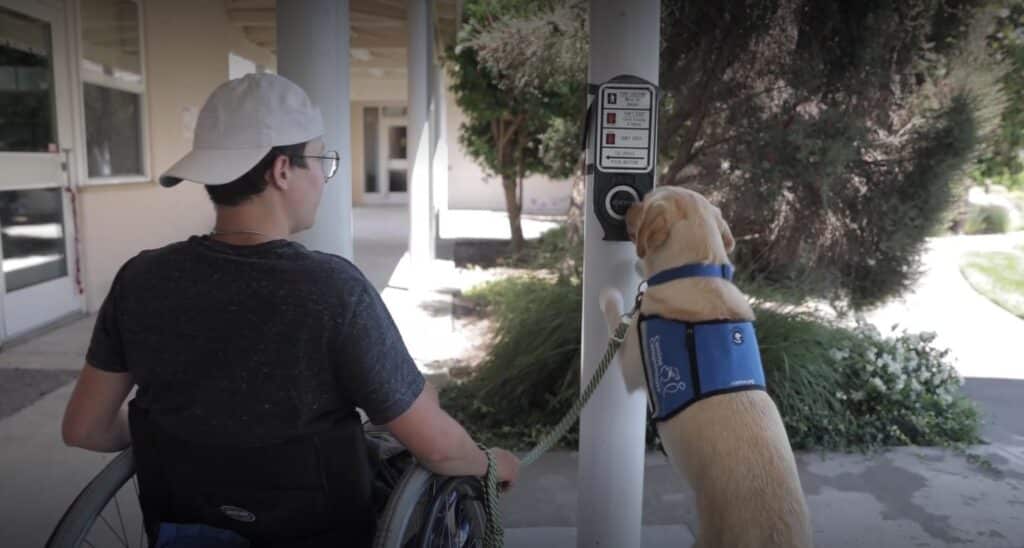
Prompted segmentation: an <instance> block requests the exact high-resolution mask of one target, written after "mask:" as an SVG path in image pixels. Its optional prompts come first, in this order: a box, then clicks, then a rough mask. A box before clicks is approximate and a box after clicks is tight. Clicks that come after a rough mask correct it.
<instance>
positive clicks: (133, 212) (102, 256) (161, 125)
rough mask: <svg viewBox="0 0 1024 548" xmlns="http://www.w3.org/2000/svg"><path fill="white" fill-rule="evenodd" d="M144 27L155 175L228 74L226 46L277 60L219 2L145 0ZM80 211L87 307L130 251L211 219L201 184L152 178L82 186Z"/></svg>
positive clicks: (198, 229) (266, 61)
mask: <svg viewBox="0 0 1024 548" xmlns="http://www.w3.org/2000/svg"><path fill="white" fill-rule="evenodd" d="M143 28H144V33H143V39H144V49H145V60H144V63H145V70H146V102H147V103H148V114H149V148H150V158H151V165H150V168H151V169H150V175H151V176H152V177H153V178H154V179H155V178H156V177H157V176H159V174H160V173H161V172H163V171H164V170H165V169H167V168H168V167H170V166H171V164H173V163H174V162H175V161H177V160H178V159H179V158H181V157H182V156H183V155H184V154H185V153H186V152H188V150H189V149H190V148H191V145H192V136H191V134H189V133H188V132H187V131H186V129H187V128H186V126H188V124H187V123H186V121H185V120H186V118H189V117H194V115H195V114H196V113H198V109H199V107H201V106H202V104H203V102H204V101H205V100H206V97H207V96H208V95H209V94H210V92H212V91H213V89H214V88H216V87H217V86H218V85H220V84H221V83H223V82H224V81H226V80H227V79H228V53H229V52H235V53H237V54H239V55H241V56H243V57H245V58H247V59H249V60H251V61H254V62H256V63H258V64H262V65H264V66H268V67H273V66H275V65H276V63H275V60H274V57H273V55H272V54H271V53H270V52H268V51H266V50H262V49H260V48H258V47H256V46H254V45H252V43H250V42H249V41H247V40H246V39H245V38H244V36H243V35H242V32H241V31H240V30H239V29H238V28H236V27H234V26H233V25H231V24H230V23H229V21H228V19H227V15H226V13H225V10H224V4H223V3H222V2H210V1H209V0H176V1H175V2H162V1H159V2H144V3H143ZM80 213H81V217H80V226H79V230H80V233H81V234H80V236H81V241H82V244H81V245H82V248H83V249H82V251H83V253H82V255H83V267H84V282H85V286H86V297H87V306H88V309H89V310H90V311H95V310H96V309H97V308H98V307H99V305H100V303H102V300H103V298H104V297H105V296H106V294H107V292H108V291H109V288H110V283H111V281H112V280H113V278H114V274H116V272H117V270H118V269H119V268H120V267H121V265H122V264H123V263H124V262H125V261H126V260H127V259H129V258H131V257H132V256H134V255H136V254H137V253H138V252H139V251H140V250H143V249H151V248H156V247H160V246H162V245H165V244H167V243H170V242H173V241H176V240H180V239H183V238H186V237H187V236H189V235H192V234H198V233H203V232H207V231H209V230H210V228H211V227H212V225H213V207H212V206H211V205H210V202H209V199H208V198H207V197H206V192H205V191H204V190H203V189H202V187H200V186H199V185H195V184H190V183H183V184H181V185H178V186H177V187H175V188H172V189H165V188H162V187H160V186H159V185H157V184H156V183H155V182H148V183H137V184H122V185H96V186H86V187H84V188H83V189H82V191H81V212H80Z"/></svg>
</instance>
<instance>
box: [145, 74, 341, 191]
mask: <svg viewBox="0 0 1024 548" xmlns="http://www.w3.org/2000/svg"><path fill="white" fill-rule="evenodd" d="M323 134H324V121H323V117H322V116H321V115H320V109H318V108H316V107H315V106H313V104H312V103H311V102H310V100H309V96H307V95H306V92H305V91H303V90H302V88H300V87H299V86H297V85H295V84H294V83H293V82H291V81H290V80H288V79H287V78H284V77H281V76H278V75H276V74H247V75H245V76H243V77H241V78H238V79H235V80H228V81H227V82H225V83H223V84H221V85H220V86H219V87H218V88H217V89H215V90H213V93H211V94H210V97H209V98H208V99H207V100H206V104H204V105H203V108H202V110H200V111H199V118H198V119H197V120H196V131H195V137H194V139H193V141H192V151H191V152H189V153H188V154H186V155H185V157H184V158H182V159H181V160H178V162H177V163H176V164H174V165H173V166H171V167H170V169H168V170H167V171H166V172H164V174H163V175H161V176H160V184H161V185H163V186H166V187H170V186H174V185H176V184H178V183H180V182H181V181H183V180H185V181H192V182H195V183H202V184H204V185H223V184H226V183H230V182H232V181H234V180H235V179H238V178H239V177H241V176H242V175H244V174H245V173H246V172H247V171H249V170H250V169H252V168H253V167H255V166H256V164H258V163H259V161H260V160H262V159H263V157H264V156H266V155H267V153H268V152H270V149H271V148H273V147H275V146H283V145H294V144H298V143H305V142H307V141H311V140H313V139H316V138H317V137H321V136H323Z"/></svg>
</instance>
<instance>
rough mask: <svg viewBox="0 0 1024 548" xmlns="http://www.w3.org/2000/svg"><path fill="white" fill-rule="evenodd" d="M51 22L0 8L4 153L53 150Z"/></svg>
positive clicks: (0, 140)
mask: <svg viewBox="0 0 1024 548" xmlns="http://www.w3.org/2000/svg"><path fill="white" fill-rule="evenodd" d="M50 47H51V46H50V25H49V24H48V23H44V22H42V21H37V20H35V19H30V18H28V17H25V16H22V15H19V14H17V13H14V12H12V11H8V10H6V9H4V8H0V151H2V152H54V151H56V149H57V145H56V142H57V141H56V133H57V132H56V127H57V126H56V116H55V111H54V103H53V77H52V74H53V70H52V69H53V55H52V52H51V49H50Z"/></svg>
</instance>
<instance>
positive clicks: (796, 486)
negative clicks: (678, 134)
mask: <svg viewBox="0 0 1024 548" xmlns="http://www.w3.org/2000/svg"><path fill="white" fill-rule="evenodd" d="M626 221H627V225H628V230H629V234H630V238H631V239H632V240H633V241H634V242H635V244H636V250H637V255H638V256H639V257H640V259H642V263H643V268H644V271H645V272H644V274H645V275H646V276H647V277H648V288H647V290H646V293H645V294H644V297H643V302H642V304H641V307H640V312H641V318H648V319H650V318H655V319H659V320H658V321H659V322H660V324H659V323H658V322H650V323H647V324H645V326H644V327H640V324H643V321H641V322H639V323H634V324H633V325H631V326H630V329H629V332H628V333H627V334H626V337H625V340H624V342H623V345H622V347H621V348H620V350H619V358H620V361H621V363H622V369H623V373H624V374H625V377H626V384H627V386H629V388H630V390H640V389H647V390H648V397H650V398H654V397H655V395H654V394H652V390H657V391H658V392H659V393H662V394H663V395H664V396H665V398H666V399H667V400H673V401H675V402H676V406H675V407H676V408H677V409H671V408H669V409H666V408H663V407H662V408H659V409H655V410H654V415H655V419H656V420H658V422H657V428H658V434H659V435H660V436H661V440H662V443H663V444H664V446H665V450H666V453H668V456H669V459H670V460H671V462H672V464H673V465H674V466H675V467H676V469H677V470H679V471H680V473H682V474H683V475H684V476H685V477H686V479H687V480H688V481H689V484H690V485H691V486H692V487H693V489H694V491H695V493H696V499H697V512H698V516H699V520H700V524H699V530H698V533H697V538H698V540H697V543H696V545H695V546H698V547H700V548H769V547H778V548H795V547H809V546H812V541H811V525H810V518H809V515H808V511H807V503H806V501H805V500H804V496H803V491H802V489H801V486H800V478H799V476H798V475H797V468H796V461H795V459H794V457H793V452H792V450H791V448H790V445H789V438H788V437H787V435H786V430H785V428H784V427H783V424H782V418H781V417H780V416H779V411H778V409H777V408H776V407H775V403H774V402H773V401H772V400H771V398H770V397H769V396H768V394H767V393H766V392H765V391H764V390H763V389H760V388H761V387H762V386H763V372H761V373H760V375H761V377H760V379H758V378H757V372H758V371H760V356H759V354H758V353H757V350H756V349H757V347H756V338H755V337H754V336H753V331H752V324H749V323H746V324H745V325H746V326H747V327H743V326H744V322H751V321H753V319H754V312H753V310H752V309H751V308H750V305H749V304H748V303H747V299H746V297H744V295H743V294H742V293H741V292H740V291H739V290H738V289H737V288H736V286H734V285H733V284H732V282H731V281H730V280H729V278H731V265H729V260H728V254H729V253H730V252H731V251H732V250H733V247H734V246H735V241H734V239H733V236H732V233H731V232H730V231H729V227H728V225H726V224H725V221H724V220H723V219H722V214H721V211H720V210H719V209H718V208H717V207H715V206H713V205H711V203H710V202H709V201H708V200H707V199H705V198H704V197H703V196H701V195H700V194H698V193H696V192H693V191H690V190H686V189H683V188H679V187H661V188H658V189H656V190H654V191H653V192H651V193H650V194H648V195H647V197H646V198H645V199H644V200H643V202H641V203H639V204H635V205H634V206H633V207H632V208H631V209H630V210H629V212H628V215H627V217H626ZM684 265H691V266H689V267H688V268H690V271H688V273H685V274H686V275H680V276H679V277H673V276H672V275H668V276H666V275H665V274H666V273H668V274H671V273H672V272H673V271H676V272H679V271H680V269H678V268H677V267H680V266H684ZM711 265H718V266H711ZM721 265H728V266H727V267H726V268H722V266H721ZM727 270H728V271H729V272H728V275H726V272H727ZM659 273H660V274H659ZM656 275H660V277H656V278H654V279H652V276H656ZM655 281H659V282H662V283H654V282H655ZM601 301H602V302H601V307H602V310H603V311H604V314H605V317H606V320H607V322H608V325H609V329H610V330H614V329H615V327H616V326H617V325H618V323H619V319H620V316H621V314H622V312H623V303H622V295H621V294H620V293H619V292H618V291H616V290H605V291H604V292H603V293H602V295H601ZM648 321H649V320H648ZM684 322H685V323H684ZM730 322H732V323H730ZM693 325H697V326H698V327H696V328H694V329H695V332H696V335H695V334H694V331H687V329H690V327H687V326H693ZM675 326H679V328H678V330H676V327H675ZM659 329H660V330H661V332H657V330H659ZM745 329H750V331H745ZM638 330H640V333H638ZM652 330H653V331H652ZM673 330H676V331H673ZM702 330H704V331H706V333H703V334H702ZM655 332H657V333H656V334H653V335H652V334H651V333H655ZM719 332H720V333H721V334H716V333H719ZM684 339H685V340H686V341H687V342H688V343H691V344H692V346H682V344H683V343H682V341H683V340H684ZM719 339H722V340H719ZM748 339H749V340H748ZM641 341H643V342H641ZM695 341H696V342H695ZM700 341H703V342H700ZM750 343H753V346H752V349H753V350H749V349H750V348H751V345H750ZM655 344H656V345H658V348H654V346H655ZM701 345H704V346H705V347H706V348H702V347H701ZM730 345H735V347H734V348H736V349H742V348H747V349H748V353H746V354H744V353H743V352H742V351H740V353H739V354H737V353H735V352H737V351H734V350H733V349H730V348H728V347H730ZM662 347H664V350H662ZM692 347H697V348H698V349H699V352H698V351H695V350H692V349H691V348H692ZM718 347H721V348H722V350H721V351H719V350H716V349H715V348H718ZM673 349H675V350H673ZM680 349H682V350H680ZM722 352H725V353H726V354H728V353H730V352H731V353H732V354H728V355H729V356H732V358H728V357H726V358H722V355H723V354H722ZM750 352H753V354H751V353H750ZM645 354H646V355H645ZM681 354H686V356H687V357H686V358H680V355H681ZM700 354H703V355H700ZM709 356H710V357H709ZM645 358H646V359H647V360H648V361H649V362H656V364H655V366H654V367H652V365H651V364H650V363H648V364H647V365H646V366H645V365H644V363H643V362H642V360H643V359H645ZM673 359H675V360H680V359H682V360H687V361H685V362H684V363H687V364H689V363H691V362H692V363H702V360H704V361H705V362H707V363H703V364H702V370H700V371H696V370H693V371H687V369H686V368H681V370H682V373H681V372H680V369H671V368H668V367H665V365H666V363H668V362H671V361H672V360H673ZM729 359H732V362H730V361H729ZM738 361H753V362H756V364H754V365H750V364H742V363H739V364H737V363H736V362H738ZM645 367H646V369H645ZM707 367H711V368H717V370H714V369H713V370H706V369H707ZM730 367H737V368H738V369H739V370H740V371H739V372H738V373H733V374H731V375H732V376H730V374H729V373H727V372H725V371H723V369H727V368H730ZM747 369H750V371H747ZM754 370H756V371H754ZM751 371H754V372H751ZM691 373H692V375H691ZM697 384H704V385H705V386H703V387H699V388H698V387H696V386H693V385H697ZM695 391H699V392H695ZM708 391H710V392H712V394H709V395H708V394H705V395H703V396H701V395H700V394H702V393H704V392H708ZM683 393H686V394H687V395H688V397H690V398H691V401H689V403H688V404H687V405H685V407H682V409H678V404H679V402H680V401H683V400H685V399H686V398H683V397H682V394H683ZM695 395H697V396H698V397H696V398H694V397H693V396H695ZM681 398H682V399H681ZM661 405H665V403H664V402H662V403H661ZM659 413H660V414H661V417H659Z"/></svg>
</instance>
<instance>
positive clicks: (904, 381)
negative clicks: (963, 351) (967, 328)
mask: <svg viewBox="0 0 1024 548" xmlns="http://www.w3.org/2000/svg"><path fill="white" fill-rule="evenodd" d="M896 329H897V326H893V329H892V331H893V333H892V335H891V336H889V337H883V336H882V334H881V333H880V332H879V331H878V329H876V328H875V327H874V326H872V325H870V324H868V323H864V322H861V323H859V324H858V325H857V327H856V328H855V329H854V331H855V332H856V333H857V334H858V335H860V337H859V338H858V339H854V340H852V341H851V342H850V343H849V345H848V346H847V347H841V348H833V349H830V350H829V352H828V356H829V358H831V359H832V361H833V362H834V363H835V365H837V366H839V367H840V368H841V369H842V370H843V371H844V373H845V375H844V377H843V378H844V386H841V387H839V390H838V391H837V392H836V397H837V398H838V399H839V400H844V401H845V400H852V401H855V402H861V401H865V400H867V401H871V402H873V403H874V404H877V405H885V402H887V401H888V402H892V403H893V404H897V403H898V404H899V405H910V406H912V407H920V406H921V405H922V404H923V403H924V402H925V400H928V399H930V400H931V401H932V402H935V401H938V402H939V403H940V404H942V405H949V404H951V403H952V402H953V399H954V396H955V395H956V393H957V391H958V389H959V387H960V385H961V384H963V379H962V378H961V377H960V375H959V373H957V371H956V370H955V369H954V368H953V366H952V363H951V361H950V360H949V351H948V350H940V349H937V348H935V347H934V346H932V344H931V343H932V342H933V341H934V340H935V334H934V333H930V332H928V333H914V334H910V333H907V332H906V331H903V332H899V333H897V332H896Z"/></svg>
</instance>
